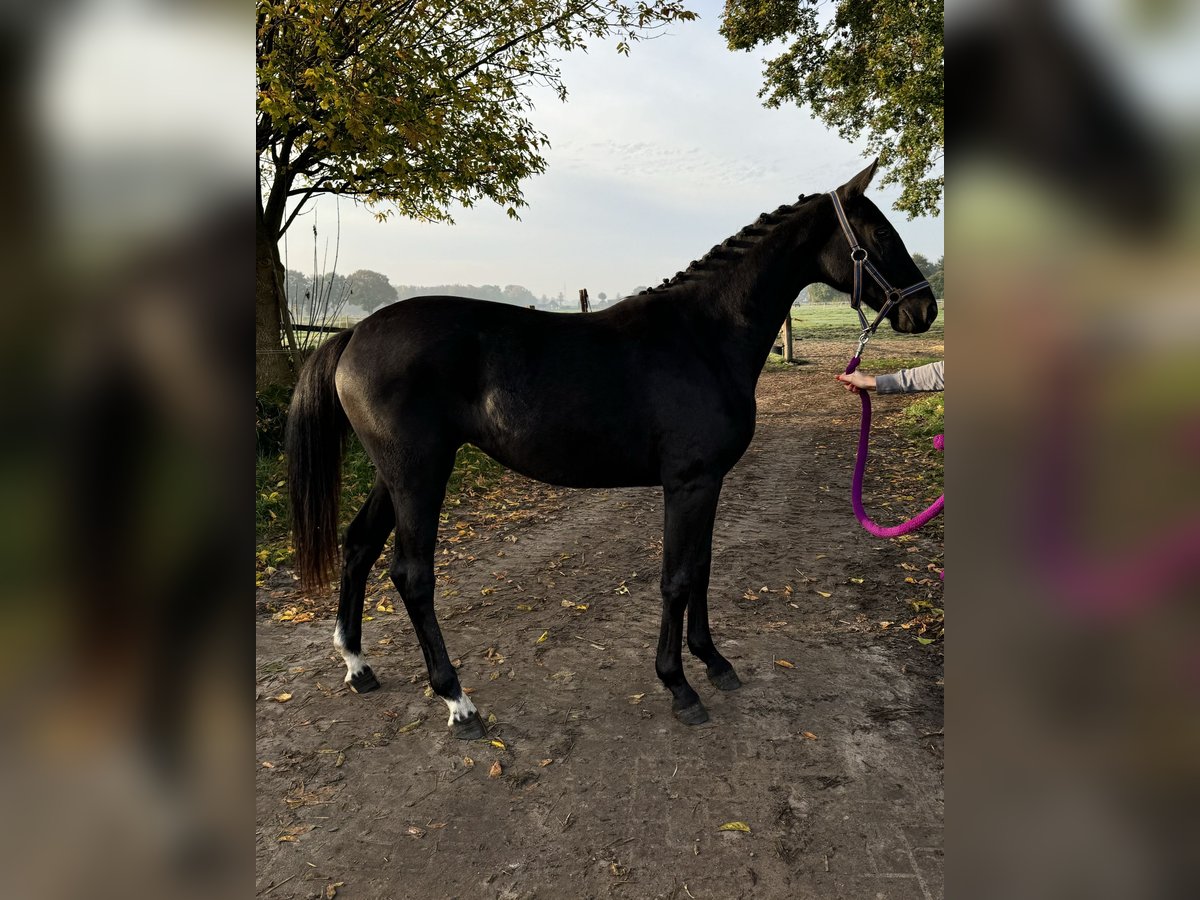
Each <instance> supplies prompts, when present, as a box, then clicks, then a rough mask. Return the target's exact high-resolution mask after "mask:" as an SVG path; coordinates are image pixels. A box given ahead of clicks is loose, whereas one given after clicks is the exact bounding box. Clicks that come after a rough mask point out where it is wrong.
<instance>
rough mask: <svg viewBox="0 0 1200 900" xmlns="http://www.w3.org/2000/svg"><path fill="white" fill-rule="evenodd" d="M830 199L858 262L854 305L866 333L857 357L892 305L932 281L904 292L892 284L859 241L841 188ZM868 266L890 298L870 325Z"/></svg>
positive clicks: (851, 294)
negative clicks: (865, 293)
mask: <svg viewBox="0 0 1200 900" xmlns="http://www.w3.org/2000/svg"><path fill="white" fill-rule="evenodd" d="M829 198H830V199H831V200H833V211H834V212H836V213H837V217H838V223H839V224H840V225H841V226H842V233H843V234H845V235H846V242H847V243H848V244H849V245H850V259H851V260H853V262H854V287H853V288H852V289H851V292H850V308H851V309H853V310H854V311H855V312H856V313H858V321H859V322H860V323H861V324H862V333H861V334H859V336H858V349H857V350H856V351H855V352H854V356H855V357H856V358H857V357H860V356H862V352H863V349H864V348H865V347H866V346H867V341H869V340H870V339H871V335H873V334H874V333H875V329H877V328H878V327H879V323H880V322H882V321H883V319H884V317H885V316H886V315H887V314H888V313H890V312H891V311H892V307H894V306H895V305H896V304H897V303H899V302H900V301H901V300H903V299H904V298H905V297H907V296H908V295H909V294H915V293H916V292H917V291H920V290H923V289H924V288H928V287H929V282H928V281H926V280H925V279H924V278H922V279H921V280H920V281H918V282H917V283H916V284H914V285H912V286H911V287H906V288H905V289H904V290H902V291H900V290H896V288H894V287H892V286H891V284H890V283H888V280H887V279H886V278H884V277H883V275H882V273H881V272H880V271H879V270H878V269H877V268H875V265H874V264H873V263H872V262H871V260H870V257H869V256H868V254H867V249H866V248H865V247H863V246H861V245H860V244H859V243H858V238H856V237H855V236H854V229H852V228H851V227H850V220H849V219H848V218H846V210H844V209H842V201H841V199H840V198H839V197H838V195H837V191H830V192H829ZM864 269H866V271H867V274H868V275H870V276H871V277H872V278H874V279H875V283H876V284H877V285H879V287H880V290H882V291H883V293H884V296H885V298H886V299H885V300H884V303H883V306H881V307H880V308H879V314H878V315H877V316H875V321H874V322H871V323H869V324H868V322H867V317H866V315H865V314H864V313H863V310H862V291H863V270H864ZM931 290H932V289H931Z"/></svg>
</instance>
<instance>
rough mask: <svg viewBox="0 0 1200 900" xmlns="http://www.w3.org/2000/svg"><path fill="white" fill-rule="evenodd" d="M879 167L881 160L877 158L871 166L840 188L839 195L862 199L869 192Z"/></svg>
mask: <svg viewBox="0 0 1200 900" xmlns="http://www.w3.org/2000/svg"><path fill="white" fill-rule="evenodd" d="M878 165H879V159H878V157H876V158H875V159H874V160H872V162H871V164H870V165H869V166H867V167H866V168H865V169H863V170H862V171H861V172H859V173H858V174H857V175H855V176H854V177H853V178H851V179H850V180H849V181H847V182H846V183H845V184H843V185H842V186H841V187H840V188H838V193H839V194H841V195H842V196H843V197H861V196H862V195H863V194H865V193H866V192H867V188H868V187H869V186H870V184H871V179H872V178H874V177H875V168H876V167H877V166H878Z"/></svg>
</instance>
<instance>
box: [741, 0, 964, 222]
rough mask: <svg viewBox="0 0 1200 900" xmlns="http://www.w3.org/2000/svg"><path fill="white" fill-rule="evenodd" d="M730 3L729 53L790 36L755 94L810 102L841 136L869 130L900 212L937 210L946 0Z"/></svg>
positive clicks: (778, 101) (776, 101) (775, 101)
mask: <svg viewBox="0 0 1200 900" xmlns="http://www.w3.org/2000/svg"><path fill="white" fill-rule="evenodd" d="M825 5H826V4H825V0H728V2H727V3H726V4H725V13H724V15H723V17H722V21H721V34H722V36H724V38H725V39H726V41H727V43H728V45H729V48H730V49H731V50H751V49H753V48H755V47H757V46H759V45H764V46H765V45H769V44H772V43H774V42H776V41H790V43H789V44H788V46H787V47H786V48H785V49H784V50H783V52H782V53H780V54H779V55H778V56H776V57H774V58H773V59H770V60H768V61H767V64H766V68H765V70H764V72H763V87H762V90H760V91H759V96H760V97H765V98H766V99H765V103H766V105H767V106H770V107H779V106H780V105H782V104H783V103H785V102H795V103H797V104H800V105H807V106H808V107H809V108H810V109H811V110H812V111H813V113H814V114H815V115H816V116H817V117H818V118H820V119H821V120H822V121H823V122H825V123H826V124H827V125H829V126H830V127H831V128H836V129H837V131H838V133H839V134H841V135H842V136H843V137H845V138H847V139H855V138H859V137H861V136H863V135H865V136H866V141H867V150H868V152H869V153H870V154H872V155H877V156H878V157H879V164H880V169H881V171H882V172H883V173H884V175H883V178H882V179H881V183H882V184H899V185H900V186H901V193H900V199H899V200H898V201H897V202H896V208H897V209H899V210H902V211H904V212H906V213H908V215H909V217H910V218H911V217H915V216H918V215H924V214H930V215H936V214H937V213H938V210H939V207H940V206H941V200H942V188H943V183H944V176H942V175H933V174H931V173H932V171H933V169H934V167H935V166H936V164H937V163H938V161H940V160H941V159H942V156H943V155H944V150H945V126H944V124H943V121H944V115H943V112H944V105H945V100H944V85H945V75H944V66H943V61H942V56H943V50H942V28H943V25H942V21H943V16H942V0H836V5H835V7H834V10H833V15H832V17H825V18H823V17H822V16H821V15H820V11H821V7H823V6H825Z"/></svg>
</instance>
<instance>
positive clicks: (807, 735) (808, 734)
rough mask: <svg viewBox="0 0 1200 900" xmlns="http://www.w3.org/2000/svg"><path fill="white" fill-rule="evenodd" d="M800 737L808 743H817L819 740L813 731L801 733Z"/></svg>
mask: <svg viewBox="0 0 1200 900" xmlns="http://www.w3.org/2000/svg"><path fill="white" fill-rule="evenodd" d="M800 737H802V738H804V739H805V740H808V741H815V740H816V739H817V736H816V735H815V734H813V733H812V732H811V731H802V732H800Z"/></svg>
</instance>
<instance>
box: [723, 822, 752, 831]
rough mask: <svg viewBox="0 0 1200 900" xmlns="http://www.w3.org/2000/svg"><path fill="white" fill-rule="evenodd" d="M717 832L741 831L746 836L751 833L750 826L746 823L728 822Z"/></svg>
mask: <svg viewBox="0 0 1200 900" xmlns="http://www.w3.org/2000/svg"><path fill="white" fill-rule="evenodd" d="M717 831H741V832H745V833H746V834H749V833H750V826H749V825H747V824H746V823H745V822H726V823H725V824H724V825H722V826H721V827H720V828H718V829H717Z"/></svg>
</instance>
